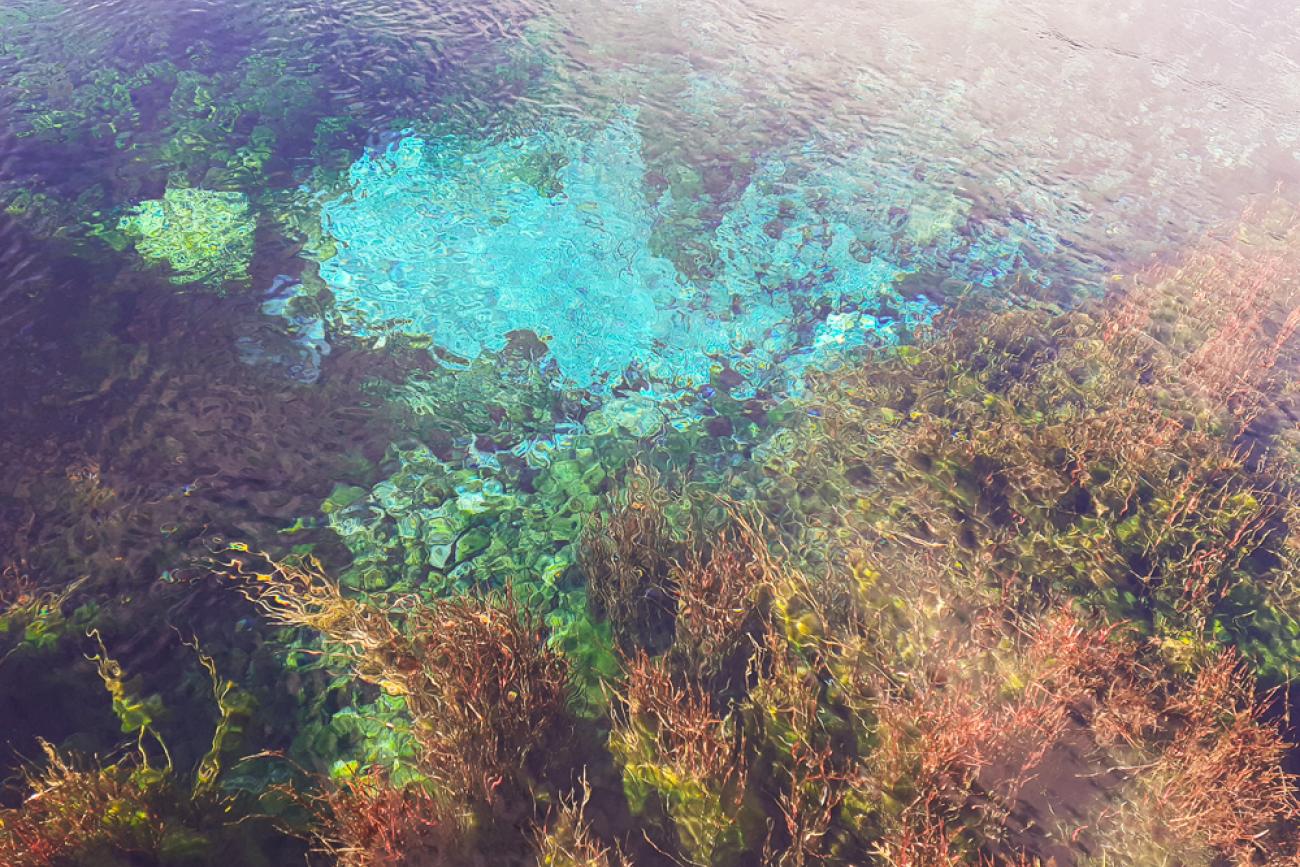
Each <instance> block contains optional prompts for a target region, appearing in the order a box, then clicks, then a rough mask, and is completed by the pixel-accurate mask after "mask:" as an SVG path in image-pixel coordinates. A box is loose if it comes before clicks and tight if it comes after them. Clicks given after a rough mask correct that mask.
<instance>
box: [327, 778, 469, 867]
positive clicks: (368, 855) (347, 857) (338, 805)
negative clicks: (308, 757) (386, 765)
mask: <svg viewBox="0 0 1300 867" xmlns="http://www.w3.org/2000/svg"><path fill="white" fill-rule="evenodd" d="M308 805H309V807H310V809H311V811H312V813H313V815H314V816H315V818H316V824H315V825H314V827H313V829H312V836H313V839H314V840H315V842H316V844H317V846H318V847H319V848H320V850H321V851H323V852H325V853H327V854H328V855H330V856H332V857H333V858H334V859H335V861H336V863H338V864H339V865H340V867H398V865H404V864H411V865H415V864H425V865H436V864H453V863H457V861H456V859H457V858H458V857H462V856H463V848H464V845H465V843H464V834H465V829H464V824H463V821H462V819H461V817H460V816H459V815H458V814H457V812H456V811H455V810H454V809H452V808H450V807H449V806H448V805H447V804H446V803H445V802H442V801H440V800H439V799H438V798H436V797H435V796H433V795H431V794H430V793H429V792H427V791H426V790H425V789H423V788H421V787H420V786H405V787H401V788H398V787H396V786H394V785H393V784H392V783H391V782H390V781H389V780H388V779H387V778H386V777H385V776H384V774H383V773H382V771H380V770H378V769H375V770H372V771H370V772H369V773H367V774H364V775H361V776H355V777H350V778H347V779H343V780H339V781H337V782H335V783H333V784H331V785H330V786H329V787H328V788H327V789H326V790H325V791H324V792H323V793H322V794H320V795H317V796H315V797H313V798H311V799H310V800H309V801H308Z"/></svg>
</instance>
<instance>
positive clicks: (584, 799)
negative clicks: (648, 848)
mask: <svg viewBox="0 0 1300 867" xmlns="http://www.w3.org/2000/svg"><path fill="white" fill-rule="evenodd" d="M590 801H591V786H590V785H589V784H588V783H587V780H586V778H585V777H584V778H583V780H582V785H581V787H580V792H574V793H573V794H572V795H570V796H568V797H565V798H564V799H562V800H561V802H560V805H559V807H558V808H557V809H556V810H554V811H553V814H552V815H551V816H550V817H549V818H548V820H547V821H546V823H545V824H544V825H541V826H539V827H538V829H537V832H536V840H535V842H534V844H533V848H534V849H535V850H536V851H537V867H629V861H628V860H627V858H626V857H625V856H624V855H623V854H622V853H621V852H619V851H618V850H617V849H612V848H610V847H609V846H606V845H604V844H603V843H601V842H600V841H599V840H597V839H596V838H595V836H594V835H593V834H592V833H591V830H590V828H589V827H588V824H587V818H586V815H585V813H586V809H587V804H588V803H590Z"/></svg>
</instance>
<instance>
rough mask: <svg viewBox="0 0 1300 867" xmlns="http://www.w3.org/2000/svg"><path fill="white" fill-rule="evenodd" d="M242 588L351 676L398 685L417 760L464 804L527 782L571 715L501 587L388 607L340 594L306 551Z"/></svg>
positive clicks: (520, 612) (535, 626)
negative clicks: (314, 635)
mask: <svg viewBox="0 0 1300 867" xmlns="http://www.w3.org/2000/svg"><path fill="white" fill-rule="evenodd" d="M246 590H247V593H248V594H249V595H250V597H251V598H253V599H254V600H255V601H256V602H257V603H258V604H259V605H260V606H261V607H262V608H263V610H264V611H265V612H266V613H267V615H268V616H269V617H270V618H271V619H272V620H273V622H276V623H280V624H283V625H287V626H300V627H307V628H310V629H314V630H316V631H318V632H320V633H321V635H322V636H323V637H324V639H325V641H326V650H327V651H331V650H332V651H333V652H336V653H339V654H341V656H342V661H343V662H345V663H346V664H347V665H348V666H349V667H350V668H351V669H352V670H353V671H354V672H355V673H356V675H357V676H358V677H361V678H362V679H364V680H366V681H368V682H370V683H373V684H376V685H377V686H379V687H380V688H381V689H382V690H384V691H385V692H386V693H388V694H390V695H394V696H401V698H402V699H403V701H404V703H405V704H406V708H407V712H408V714H409V715H410V718H411V720H412V734H413V736H414V737H415V740H416V742H417V743H418V744H419V768H420V770H421V772H422V773H423V774H424V775H425V776H426V777H427V778H428V779H429V780H431V781H433V782H434V783H435V784H436V785H438V786H439V787H440V789H441V790H442V791H443V792H444V793H446V794H448V795H452V796H454V797H457V798H463V799H465V800H466V801H468V802H469V803H470V804H473V805H479V806H485V805H490V804H492V803H493V802H494V800H496V799H497V798H504V799H506V800H509V799H510V798H518V797H520V796H521V794H526V793H528V792H529V790H530V788H531V787H532V785H533V784H534V781H535V780H536V778H537V775H538V773H539V770H540V769H542V768H544V766H545V764H546V762H547V760H548V759H549V758H553V757H548V756H547V755H545V753H544V750H543V747H544V745H546V744H547V743H551V742H554V741H555V740H556V739H561V740H562V739H563V736H564V727H565V726H566V725H567V724H568V723H569V710H568V702H569V698H570V692H569V686H568V672H567V667H566V665H565V663H564V660H563V659H562V658H561V657H560V656H559V655H558V654H557V653H556V652H555V651H554V650H552V649H551V648H550V647H549V646H548V644H547V638H546V632H545V629H544V628H543V627H542V626H541V625H540V624H539V623H538V622H537V620H536V617H535V615H533V614H532V613H531V612H530V611H528V610H527V609H524V608H521V607H520V606H519V605H518V604H517V603H516V602H515V600H514V597H513V595H511V594H510V593H509V592H508V591H507V592H506V593H505V594H503V595H500V596H496V597H488V598H480V597H475V596H460V597H454V598H449V599H436V600H432V601H429V602H424V601H422V600H419V599H416V598H408V599H406V600H402V601H400V602H399V603H397V604H395V605H391V606H388V607H386V608H381V607H377V606H375V605H373V604H368V603H364V602H360V601H358V600H355V599H351V598H348V597H346V596H344V595H343V594H342V592H341V591H340V589H339V587H338V585H337V584H335V583H333V582H331V581H330V580H329V579H328V578H326V577H325V576H324V575H323V574H322V573H321V571H320V569H319V567H318V566H317V565H316V564H314V563H312V562H311V561H301V562H298V563H283V564H279V565H276V566H274V567H273V568H272V569H271V571H268V572H262V573H258V574H257V576H256V577H255V578H254V580H253V581H252V582H250V583H249V584H247V585H246Z"/></svg>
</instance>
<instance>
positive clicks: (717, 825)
mask: <svg viewBox="0 0 1300 867" xmlns="http://www.w3.org/2000/svg"><path fill="white" fill-rule="evenodd" d="M619 696H620V698H621V699H622V701H623V702H624V703H625V705H626V706H625V707H624V708H622V709H620V710H619V711H617V712H616V716H615V719H614V727H613V729H612V731H611V732H610V741H609V743H610V750H611V751H612V752H613V754H614V756H615V757H616V758H617V759H618V760H619V762H620V764H621V766H622V769H623V785H624V789H625V791H626V793H627V798H628V802H629V803H630V804H631V806H632V809H633V811H635V812H644V811H645V810H646V809H647V808H648V805H649V804H650V802H651V801H652V799H653V800H656V801H657V802H658V803H659V804H660V805H662V807H663V808H664V809H666V810H667V812H668V815H669V816H671V818H672V823H673V827H674V828H675V830H676V835H677V840H678V844H679V845H680V847H681V852H682V856H683V858H684V859H685V860H686V861H687V862H688V863H691V864H700V865H708V864H711V863H713V861H714V859H715V858H716V857H718V856H719V855H720V854H721V853H724V852H736V851H739V850H740V848H741V846H742V835H741V830H740V827H739V825H738V824H737V817H738V814H739V812H740V809H741V806H742V803H743V802H742V798H743V795H744V784H745V776H746V766H745V757H744V753H743V752H742V751H740V750H739V749H738V748H737V747H738V745H737V742H736V738H735V735H736V732H735V730H734V727H733V724H732V722H731V721H730V720H729V719H727V718H726V717H725V716H723V715H720V714H718V713H716V712H715V711H713V710H712V709H711V707H710V704H711V703H710V700H709V697H708V695H707V694H706V693H705V692H704V691H703V690H701V689H700V688H699V687H696V686H691V685H684V686H679V685H677V684H675V683H674V682H673V679H672V677H671V675H670V674H669V672H668V671H667V669H666V668H665V667H664V666H663V665H662V664H661V663H659V662H657V661H655V660H653V659H651V658H650V657H649V656H647V655H646V654H645V653H644V652H642V653H639V654H637V655H636V656H635V657H633V658H632V659H631V660H629V662H628V665H627V674H626V677H625V679H624V681H623V683H622V684H621V685H620V688H619Z"/></svg>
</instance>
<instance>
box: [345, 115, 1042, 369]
mask: <svg viewBox="0 0 1300 867" xmlns="http://www.w3.org/2000/svg"><path fill="white" fill-rule="evenodd" d="M816 158H817V154H816V153H815V151H814V150H813V149H811V148H808V149H805V150H804V151H803V152H800V153H797V154H794V155H793V156H792V157H791V158H789V159H787V160H782V159H777V158H771V159H767V160H765V161H762V162H760V163H759V164H758V166H757V169H756V170H755V171H754V172H753V175H752V177H751V179H750V181H749V185H748V187H747V189H746V190H745V191H744V193H743V195H741V196H740V197H739V198H738V200H737V201H735V202H734V203H731V205H730V207H729V208H728V209H727V210H725V212H724V213H723V216H722V217H721V219H720V220H719V221H717V223H716V226H715V228H714V229H713V234H712V237H711V238H710V239H709V240H710V242H711V244H712V247H713V249H714V250H715V251H716V263H717V264H716V268H715V269H714V272H715V273H713V274H711V275H709V276H707V277H699V278H696V279H694V280H692V279H688V278H687V277H686V276H684V275H683V274H682V273H681V272H680V271H679V270H678V268H677V267H676V265H675V264H674V263H673V262H672V261H670V260H669V259H668V258H667V257H666V256H665V255H660V254H658V253H656V252H655V249H656V248H655V247H654V246H653V245H652V236H654V235H655V233H656V231H657V230H658V229H660V228H661V227H662V223H663V222H664V221H665V220H668V219H670V217H669V214H671V213H674V211H675V209H674V208H673V202H672V193H671V191H669V192H665V193H663V194H662V195H660V196H658V197H657V198H654V199H652V197H651V196H650V195H649V194H648V192H647V188H646V184H645V178H646V174H647V169H646V164H645V160H644V157H643V155H642V147H641V137H640V134H639V132H638V129H637V115H636V113H635V112H634V111H631V110H626V111H623V112H621V113H619V114H618V115H617V116H616V117H615V118H614V119H613V120H612V121H610V122H608V123H606V124H604V125H603V126H601V127H597V128H595V129H594V131H593V130H592V128H591V127H587V128H586V132H585V134H575V133H573V132H572V131H569V130H567V129H546V130H541V131H538V132H536V133H533V134H531V135H528V136H521V137H514V138H509V139H506V140H504V141H499V142H484V141H482V140H469V139H466V138H461V137H456V136H447V137H442V138H438V139H425V138H422V137H420V136H417V135H406V136H404V137H402V138H401V139H399V140H398V141H397V142H395V143H394V144H392V145H390V146H388V147H387V148H386V149H384V150H382V151H376V152H372V153H367V154H366V155H364V156H363V157H361V158H360V159H359V160H357V162H356V163H355V164H353V166H352V167H351V170H350V172H349V176H348V189H347V192H346V193H345V194H344V195H342V196H340V197H338V198H335V199H333V200H331V201H328V202H326V203H325V204H324V206H323V209H322V223H323V227H324V230H325V231H326V232H327V233H329V234H330V235H332V236H333V238H334V239H335V240H336V241H337V244H336V245H335V248H336V253H335V255H333V256H332V257H330V258H328V259H326V260H325V261H323V262H322V263H321V276H322V277H323V279H324V280H325V281H326V282H327V283H328V284H329V286H330V287H331V288H332V289H333V291H334V293H335V296H336V298H337V300H338V301H339V304H340V307H341V309H342V310H343V311H344V312H345V315H347V316H349V317H350V318H351V319H352V321H353V324H354V325H355V326H356V327H358V328H359V329H361V330H363V331H364V330H365V329H366V328H367V327H374V326H377V325H379V324H381V323H385V324H393V323H396V324H397V326H398V327H400V328H402V329H403V330H407V331H411V332H414V333H419V334H427V335H429V336H431V337H432V339H433V340H434V342H435V343H436V344H437V345H438V346H440V347H441V348H443V349H444V350H446V351H448V352H450V353H452V354H453V355H456V356H459V357H462V358H464V359H466V360H471V359H473V358H475V357H477V356H478V355H479V354H480V353H483V352H495V351H499V350H500V349H502V348H503V347H504V346H505V343H506V335H507V334H509V333H510V332H512V331H517V330H528V331H531V332H533V333H535V334H536V335H538V336H539V337H540V338H541V339H542V340H543V341H545V342H546V344H547V345H548V347H549V349H550V352H551V354H552V356H553V358H554V361H555V363H556V364H557V365H558V367H559V370H560V372H561V373H562V375H563V377H564V378H565V379H567V380H568V381H569V382H570V383H572V384H573V385H576V386H579V387H582V388H589V389H593V390H597V391H599V390H602V389H605V388H608V387H609V386H611V385H614V384H617V383H618V382H619V381H620V380H621V379H622V378H623V377H624V375H625V374H628V373H629V372H631V373H632V374H634V376H632V377H629V378H630V379H643V380H645V381H648V382H649V383H651V388H652V389H653V390H656V391H660V390H662V391H672V390H673V389H674V388H678V389H680V388H690V387H693V386H697V385H701V384H703V383H706V382H708V381H709V380H710V377H711V376H712V374H714V373H716V372H717V371H718V370H719V369H720V368H721V367H723V366H725V367H729V368H731V369H733V370H735V371H737V372H739V373H740V374H741V375H742V376H743V377H744V378H745V380H746V381H747V382H748V383H750V384H756V383H764V384H771V383H772V382H774V381H775V382H777V383H778V384H780V385H782V386H787V387H788V386H791V385H795V384H797V381H798V379H799V375H800V374H801V373H802V372H803V371H804V370H805V369H806V368H807V367H808V366H809V365H821V364H825V363H829V362H832V361H833V360H834V359H835V358H836V357H838V356H839V355H841V354H842V353H843V352H844V351H845V350H847V349H852V348H854V347H860V346H863V345H865V344H871V343H892V342H896V341H898V340H899V339H901V338H902V337H903V335H904V334H905V333H906V332H907V331H908V330H910V329H912V328H914V327H916V326H917V325H919V324H921V323H924V322H925V321H926V320H927V319H928V318H929V317H930V316H932V315H933V313H934V312H935V310H936V309H937V308H936V306H935V305H934V304H933V303H931V301H930V300H929V299H928V298H927V297H926V296H925V295H923V294H917V293H912V294H911V295H910V296H908V297H904V295H903V294H902V293H901V292H900V287H901V284H902V281H903V279H904V278H906V277H908V276H909V275H912V274H917V273H925V274H931V273H938V274H941V275H942V276H943V277H948V278H955V279H957V280H959V281H964V282H965V283H966V284H970V285H981V286H992V285H995V284H996V283H997V282H998V281H1000V280H1003V279H1006V278H1007V277H1008V276H1009V275H1010V274H1012V273H1013V272H1015V271H1016V270H1018V269H1023V268H1025V267H1027V265H1028V260H1027V259H1026V257H1025V253H1024V249H1025V246H1026V241H1027V240H1033V241H1037V240H1038V239H1037V238H1030V237H1029V234H1030V229H1029V228H1028V227H1025V226H1018V227H1017V226H1011V227H1010V228H1008V227H1007V226H1005V225H1002V226H995V227H984V226H982V225H980V224H978V223H976V222H975V221H974V220H973V219H972V218H971V213H970V212H971V206H970V203H969V202H967V201H965V200H964V199H961V198H960V197H958V196H956V195H954V194H953V193H951V192H948V191H945V190H942V189H938V188H927V187H926V185H925V184H924V183H922V182H920V181H918V180H916V179H914V178H913V177H912V176H911V175H910V174H907V173H905V172H903V171H902V170H900V169H899V168H898V167H896V166H890V165H889V164H887V163H883V162H877V161H875V160H874V159H873V155H872V154H870V153H865V152H862V153H858V154H856V155H855V156H854V157H853V158H851V159H848V160H842V161H838V162H833V161H824V163H825V164H824V165H820V166H819V165H817V164H816ZM810 166H812V167H811V168H810ZM909 201H910V202H915V203H916V204H915V206H914V207H912V208H911V209H909V210H907V211H905V212H904V213H902V215H901V216H900V215H899V214H896V213H894V212H893V209H892V205H893V203H897V202H909Z"/></svg>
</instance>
